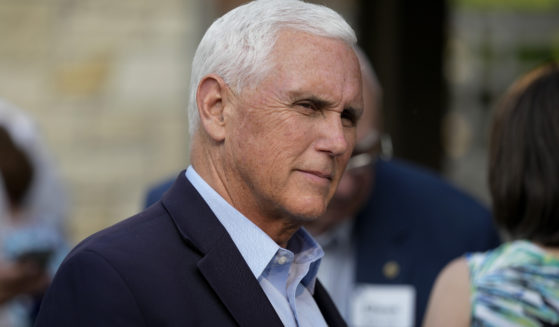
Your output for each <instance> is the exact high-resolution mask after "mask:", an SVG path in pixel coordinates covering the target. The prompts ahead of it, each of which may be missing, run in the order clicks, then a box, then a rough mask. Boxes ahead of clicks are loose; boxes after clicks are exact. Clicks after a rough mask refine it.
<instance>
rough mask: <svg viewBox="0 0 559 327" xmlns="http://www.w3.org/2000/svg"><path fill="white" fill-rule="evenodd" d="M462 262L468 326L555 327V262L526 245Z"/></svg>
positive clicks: (558, 320) (558, 293) (558, 266)
mask: <svg viewBox="0 0 559 327" xmlns="http://www.w3.org/2000/svg"><path fill="white" fill-rule="evenodd" d="M466 258H467V260H468V266H469V270H470V282H471V299H470V301H471V306H472V316H471V317H472V326H480V327H481V326H483V327H493V326H495V327H507V326H559V258H557V257H554V256H552V255H550V254H549V253H547V252H545V251H544V250H542V249H541V248H539V247H538V246H536V245H534V244H533V243H530V242H527V241H515V242H511V243H505V244H503V245H501V246H500V247H498V248H497V249H494V250H492V251H488V252H485V253H473V254H468V255H467V256H466Z"/></svg>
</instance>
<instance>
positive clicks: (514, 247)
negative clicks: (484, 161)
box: [424, 64, 559, 327]
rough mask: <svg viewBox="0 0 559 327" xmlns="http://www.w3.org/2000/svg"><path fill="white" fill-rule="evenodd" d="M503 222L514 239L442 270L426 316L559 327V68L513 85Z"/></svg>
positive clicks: (502, 141)
mask: <svg viewBox="0 0 559 327" xmlns="http://www.w3.org/2000/svg"><path fill="white" fill-rule="evenodd" d="M489 186H490V190H491V196H492V199H493V215H494V218H495V222H496V223H497V224H498V225H499V227H500V228H501V229H502V231H503V233H504V234H505V236H507V237H508V240H509V241H508V242H507V243H504V244H503V245H501V246H500V247H498V248H497V249H494V250H492V251H489V252H485V253H473V254H467V255H466V256H465V257H462V258H459V259H456V260H455V261H453V262H451V263H450V264H449V265H448V266H447V267H446V268H445V269H444V270H443V271H442V272H441V274H440V276H439V277H438V279H437V282H436V284H435V287H434V289H433V293H432V295H431V299H430V302H429V308H428V311H427V315H426V317H425V321H424V325H425V326H426V327H436V326H498V327H506V326H559V67H558V66H557V64H548V65H546V66H543V67H540V68H538V69H536V70H534V71H532V72H530V73H529V74H527V75H526V76H524V77H523V78H521V79H520V80H518V81H517V82H516V83H515V84H513V86H512V88H511V89H510V90H509V92H508V93H507V95H506V96H505V97H504V98H503V100H502V102H501V103H500V105H499V106H498V108H497V110H496V111H495V115H494V117H493V123H492V128H491V140H490V148H489Z"/></svg>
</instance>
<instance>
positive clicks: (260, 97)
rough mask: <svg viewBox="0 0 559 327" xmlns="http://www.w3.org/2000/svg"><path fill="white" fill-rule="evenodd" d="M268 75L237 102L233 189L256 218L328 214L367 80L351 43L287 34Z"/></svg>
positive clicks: (231, 146) (237, 202)
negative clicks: (362, 90)
mask: <svg viewBox="0 0 559 327" xmlns="http://www.w3.org/2000/svg"><path fill="white" fill-rule="evenodd" d="M270 60H271V61H272V62H273V63H274V64H275V65H274V66H273V67H272V69H270V70H269V73H268V75H267V76H265V77H263V78H262V79H261V80H260V82H259V83H258V84H257V85H256V86H254V87H252V88H246V89H244V90H243V91H241V94H239V95H237V96H234V98H235V100H234V101H233V104H232V105H233V106H234V110H232V111H231V117H230V120H231V121H232V122H233V123H232V124H228V125H227V127H226V129H227V130H226V133H227V136H226V139H225V149H226V150H225V151H226V154H225V158H226V159H225V160H227V161H228V162H227V164H226V165H225V166H226V167H228V169H230V171H229V174H228V176H227V178H228V179H229V180H228V181H227V183H226V184H228V185H229V188H230V189H229V190H228V193H229V194H231V195H232V201H233V202H234V203H233V205H234V206H235V207H236V208H238V209H239V210H240V211H241V212H242V213H244V214H245V215H246V216H247V217H249V218H253V219H277V218H286V217H288V218H290V219H293V218H295V219H296V221H297V223H302V222H306V221H309V220H312V219H313V218H316V217H318V216H320V215H321V214H323V213H324V211H325V209H326V206H327V204H328V201H329V200H330V198H331V197H332V195H333V194H334V192H335V190H336V186H337V184H338V181H339V179H340V178H341V176H342V173H343V171H344V168H345V165H346V163H347V160H348V159H349V157H350V155H351V151H352V149H353V146H354V143H355V133H356V123H357V120H358V118H359V116H360V115H361V111H362V107H363V104H362V101H363V100H362V96H361V74H360V70H359V64H358V61H357V58H356V56H355V54H354V52H353V50H352V49H351V48H350V47H348V46H347V45H346V44H345V43H343V42H341V41H339V40H334V39H330V38H324V37H318V36H314V35H310V34H307V33H303V32H299V31H293V30H284V31H282V32H280V35H279V38H278V40H277V42H276V45H275V46H274V49H273V50H272V52H271V57H270Z"/></svg>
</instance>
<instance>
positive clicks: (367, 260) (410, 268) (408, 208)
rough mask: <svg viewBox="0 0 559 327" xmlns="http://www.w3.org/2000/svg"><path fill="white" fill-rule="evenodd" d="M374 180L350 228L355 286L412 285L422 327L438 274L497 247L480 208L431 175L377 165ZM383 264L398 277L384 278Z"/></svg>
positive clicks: (490, 225) (395, 163) (398, 163)
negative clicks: (463, 258)
mask: <svg viewBox="0 0 559 327" xmlns="http://www.w3.org/2000/svg"><path fill="white" fill-rule="evenodd" d="M374 178H375V180H374V186H373V187H374V188H373V192H372V194H371V195H370V198H369V202H368V204H367V206H366V207H365V208H364V209H363V210H362V212H361V213H360V214H359V215H358V217H357V220H356V223H355V230H354V239H355V242H356V247H357V254H356V255H357V258H356V262H357V268H356V274H357V275H356V282H357V283H368V284H383V285H386V284H407V285H413V286H414V287H415V290H416V303H415V326H421V322H422V319H423V315H424V312H425V309H426V306H427V302H428V298H429V294H430V292H431V288H432V286H433V283H434V281H435V279H436V277H437V275H438V273H439V272H440V270H441V269H442V268H443V267H444V266H445V265H446V264H447V263H448V262H449V261H451V260H452V259H454V258H456V257H459V256H461V255H463V254H465V253H466V252H472V251H485V250H488V249H491V248H494V247H496V246H497V245H499V242H500V241H499V236H498V233H497V231H496V229H495V227H494V225H493V221H492V219H491V214H490V212H489V211H488V210H487V209H486V208H485V207H484V206H482V205H481V204H479V203H478V202H477V201H475V200H474V199H473V198H472V197H470V196H468V195H466V194H465V193H464V192H462V191H459V190H458V189H456V188H455V187H453V186H451V185H450V184H449V183H447V182H446V181H444V180H443V179H441V178H440V177H438V176H437V175H435V174H434V173H432V172H430V171H427V170H425V169H422V168H419V167H417V166H414V165H411V164H408V163H405V162H403V161H399V160H390V161H386V160H378V161H377V163H376V165H375V176H374ZM387 263H390V264H389V265H391V266H392V267H394V266H398V269H397V271H394V269H392V271H391V273H388V274H387V273H386V272H385V271H384V267H385V265H386V264H387ZM394 263H395V264H396V265H394Z"/></svg>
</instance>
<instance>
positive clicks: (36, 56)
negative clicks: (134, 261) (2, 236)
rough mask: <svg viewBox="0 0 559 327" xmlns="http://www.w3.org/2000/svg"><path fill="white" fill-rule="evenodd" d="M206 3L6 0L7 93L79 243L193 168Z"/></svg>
mask: <svg viewBox="0 0 559 327" xmlns="http://www.w3.org/2000/svg"><path fill="white" fill-rule="evenodd" d="M207 11H208V10H207V8H205V6H204V5H203V1H200V0H158V1H148V0H119V1H113V0H79V1H77V0H47V1H45V0H25V1H21V0H2V1H1V2H0V40H2V41H1V45H0V97H2V98H4V99H5V100H6V101H8V102H11V103H13V104H15V105H16V106H18V107H20V108H22V109H24V110H26V111H27V112H28V113H30V114H31V115H32V116H33V117H34V118H35V120H36V122H37V124H38V125H39V127H40V128H41V130H42V134H43V135H44V137H45V139H46V140H45V142H46V143H47V145H48V146H49V149H50V150H51V152H52V154H53V157H54V159H55V161H56V163H57V166H58V168H59V170H60V174H61V176H62V178H63V180H64V183H65V185H66V187H67V191H68V195H69V202H70V213H69V216H68V221H67V222H68V224H67V226H68V229H69V233H70V237H71V240H72V241H73V242H77V241H78V240H81V239H82V238H83V237H85V236H87V235H89V234H90V233H92V232H94V231H97V230H99V229H101V228H103V227H105V226H107V225H110V224H112V223H114V222H116V221H118V220H121V219H123V218H125V217H127V216H130V215H132V214H134V213H135V212H137V211H138V209H139V208H140V207H141V206H142V201H143V197H144V194H145V190H146V189H147V188H148V186H150V185H152V184H153V183H155V182H157V181H159V180H160V179H162V178H165V177H167V176H170V175H175V174H176V173H177V172H178V171H179V170H180V169H182V168H184V167H186V165H187V162H188V158H187V141H188V140H187V138H188V132H187V128H186V126H187V124H186V109H185V108H186V102H187V90H188V81H189V71H190V62H191V58H192V55H193V52H194V48H195V45H196V44H197V42H198V39H199V37H200V35H201V31H200V30H201V26H202V25H203V23H202V22H203V21H204V20H205V18H204V17H206V16H207V14H206V12H207Z"/></svg>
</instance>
